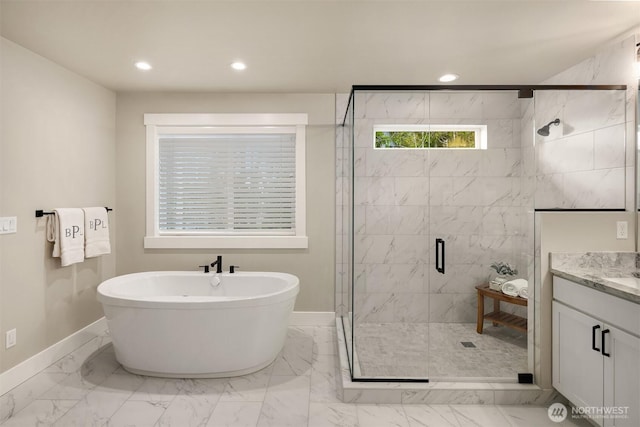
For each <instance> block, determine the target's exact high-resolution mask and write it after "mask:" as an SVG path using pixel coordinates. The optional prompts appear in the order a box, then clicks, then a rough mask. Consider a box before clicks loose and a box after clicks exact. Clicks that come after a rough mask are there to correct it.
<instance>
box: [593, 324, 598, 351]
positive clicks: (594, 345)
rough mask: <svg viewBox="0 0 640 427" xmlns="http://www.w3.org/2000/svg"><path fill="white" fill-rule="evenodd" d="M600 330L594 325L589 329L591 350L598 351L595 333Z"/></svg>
mask: <svg viewBox="0 0 640 427" xmlns="http://www.w3.org/2000/svg"><path fill="white" fill-rule="evenodd" d="M598 329H600V325H596V326H594V327H593V328H591V350H595V351H598V352H599V351H600V349H599V348H598V347H596V331H597V330H598Z"/></svg>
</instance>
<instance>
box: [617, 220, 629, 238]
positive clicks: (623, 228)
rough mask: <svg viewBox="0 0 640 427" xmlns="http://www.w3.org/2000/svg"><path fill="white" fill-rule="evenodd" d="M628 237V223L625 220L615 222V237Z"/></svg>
mask: <svg viewBox="0 0 640 427" xmlns="http://www.w3.org/2000/svg"><path fill="white" fill-rule="evenodd" d="M627 238H629V223H628V222H627V221H618V222H616V239H627Z"/></svg>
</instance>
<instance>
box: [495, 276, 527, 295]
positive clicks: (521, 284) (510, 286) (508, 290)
mask: <svg viewBox="0 0 640 427" xmlns="http://www.w3.org/2000/svg"><path fill="white" fill-rule="evenodd" d="M527 286H529V282H527V281H526V280H525V279H513V280H509V281H508V282H505V283H504V284H503V285H502V293H504V294H505V295H509V296H511V297H517V296H518V292H519V291H520V289H522V288H526V287H527Z"/></svg>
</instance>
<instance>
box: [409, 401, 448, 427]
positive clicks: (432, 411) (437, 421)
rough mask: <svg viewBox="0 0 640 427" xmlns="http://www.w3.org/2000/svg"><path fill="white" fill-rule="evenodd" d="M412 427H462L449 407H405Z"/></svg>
mask: <svg viewBox="0 0 640 427" xmlns="http://www.w3.org/2000/svg"><path fill="white" fill-rule="evenodd" d="M404 412H405V414H407V419H408V420H409V426H410V427H460V423H459V422H458V419H457V418H456V415H455V414H454V412H453V409H451V407H450V406H449V405H404Z"/></svg>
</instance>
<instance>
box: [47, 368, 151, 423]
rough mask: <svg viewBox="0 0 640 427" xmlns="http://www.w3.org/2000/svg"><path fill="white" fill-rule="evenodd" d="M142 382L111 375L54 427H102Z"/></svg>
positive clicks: (124, 376)
mask: <svg viewBox="0 0 640 427" xmlns="http://www.w3.org/2000/svg"><path fill="white" fill-rule="evenodd" d="M141 384H142V380H141V378H139V377H136V376H130V375H116V374H114V375H111V376H110V377H109V378H107V379H106V380H105V381H104V383H103V384H101V385H99V386H97V387H96V388H95V389H93V390H91V391H90V392H89V393H88V394H87V395H86V396H84V397H83V398H82V399H81V400H80V401H79V402H78V404H77V405H75V406H74V407H73V408H71V409H70V410H69V411H68V412H67V413H66V414H64V416H62V417H61V418H60V419H59V420H57V421H56V423H55V424H54V425H56V426H59V427H75V426H78V427H94V426H95V427H97V426H102V425H104V424H105V423H106V422H107V421H108V420H109V418H111V416H112V415H113V414H114V413H115V412H116V411H117V410H118V409H119V408H120V406H122V404H123V403H124V402H126V400H127V399H128V398H129V396H131V394H133V392H134V391H135V390H137V389H138V387H140V385H141Z"/></svg>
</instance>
